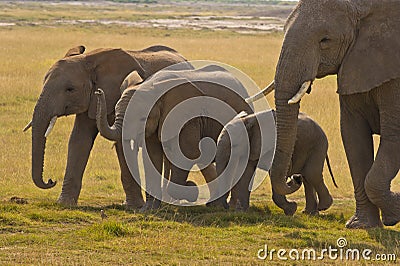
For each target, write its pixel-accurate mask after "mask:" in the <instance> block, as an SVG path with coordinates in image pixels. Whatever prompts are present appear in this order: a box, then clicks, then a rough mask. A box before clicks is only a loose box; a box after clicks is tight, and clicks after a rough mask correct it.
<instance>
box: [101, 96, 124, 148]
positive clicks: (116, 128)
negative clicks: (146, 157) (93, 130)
mask: <svg viewBox="0 0 400 266" xmlns="http://www.w3.org/2000/svg"><path fill="white" fill-rule="evenodd" d="M95 93H96V95H97V114H96V123H97V128H98V130H99V132H100V134H101V135H102V136H103V137H105V138H106V139H108V140H112V141H121V139H122V123H123V120H124V115H125V110H124V112H123V113H116V114H115V122H114V124H113V125H112V126H110V125H109V124H108V120H107V103H106V98H105V95H104V92H103V90H101V89H98V90H97V91H96V92H95Z"/></svg>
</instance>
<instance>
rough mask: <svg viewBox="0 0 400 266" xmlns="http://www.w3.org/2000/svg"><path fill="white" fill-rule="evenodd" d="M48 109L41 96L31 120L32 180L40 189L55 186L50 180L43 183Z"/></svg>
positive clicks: (49, 118)
mask: <svg viewBox="0 0 400 266" xmlns="http://www.w3.org/2000/svg"><path fill="white" fill-rule="evenodd" d="M46 107H47V108H46ZM48 109H50V108H48V106H46V105H45V101H44V100H43V96H41V97H40V99H39V100H38V103H37V104H36V106H35V110H34V112H33V119H32V180H33V182H34V183H35V185H36V186H37V187H39V188H42V189H48V188H52V187H54V186H55V185H56V182H53V181H52V180H51V179H49V180H48V182H47V183H45V182H44V181H43V165H44V151H45V148H46V137H45V134H46V130H47V128H48V126H49V124H50V120H51V118H52V116H51V114H49V112H48V111H47V110H48ZM45 110H46V111H45Z"/></svg>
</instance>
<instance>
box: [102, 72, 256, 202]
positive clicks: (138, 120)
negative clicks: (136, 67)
mask: <svg viewBox="0 0 400 266" xmlns="http://www.w3.org/2000/svg"><path fill="white" fill-rule="evenodd" d="M179 69H180V70H168V69H166V70H162V71H160V72H158V73H157V74H155V75H154V76H153V77H151V78H149V79H148V80H146V81H145V82H143V83H141V84H140V85H138V82H137V79H135V78H132V80H133V81H134V82H132V83H129V82H127V83H128V84H127V89H126V90H125V91H124V93H123V94H122V96H121V99H120V100H119V101H118V103H117V105H116V107H115V110H116V120H115V122H114V123H113V125H112V126H109V124H108V121H107V117H106V110H108V108H107V103H106V96H107V94H106V93H105V92H103V91H102V90H101V89H99V90H98V91H97V92H96V94H97V95H98V99H99V102H98V109H97V110H98V111H97V124H98V128H99V130H100V134H101V135H102V136H104V137H106V138H107V139H110V140H116V141H121V140H122V141H128V143H129V142H131V143H130V145H131V147H132V149H133V150H134V151H133V154H134V155H133V157H132V161H134V162H133V163H132V165H133V167H131V170H132V171H133V172H134V175H135V176H136V175H137V178H138V175H139V172H138V169H137V159H138V157H137V152H138V148H139V147H143V148H144V147H145V148H146V151H147V152H146V153H143V158H144V159H143V160H144V168H145V169H144V170H145V178H146V191H148V192H150V194H151V195H153V196H155V197H156V198H157V199H160V198H161V195H162V194H161V193H162V191H161V179H159V178H157V176H158V177H161V170H162V169H161V168H160V167H152V166H151V163H153V164H154V162H156V161H157V160H156V159H154V158H157V155H158V154H162V155H163V156H164V158H166V162H167V167H168V168H169V169H170V170H171V174H170V175H169V172H168V171H167V172H166V174H167V175H169V176H170V181H172V182H173V183H174V184H177V185H181V186H186V185H189V184H190V183H189V184H188V182H187V177H188V174H189V171H190V169H191V168H192V166H193V165H194V164H197V165H199V166H200V168H201V169H203V170H202V173H203V175H204V177H205V178H206V181H207V183H210V182H212V181H213V180H214V179H215V178H216V177H217V176H216V171H215V168H214V167H213V166H212V163H213V161H214V156H215V154H212V151H211V149H210V146H208V147H206V146H203V144H204V143H203V142H202V140H203V139H204V138H209V139H212V140H213V141H214V142H215V143H216V141H217V138H218V135H219V133H220V131H221V130H222V128H223V124H226V123H227V122H228V121H229V120H231V119H232V118H233V117H234V116H235V115H237V113H239V112H240V111H242V110H244V111H246V112H249V113H253V109H252V105H249V104H247V103H246V102H245V101H244V99H245V98H246V97H248V94H247V91H246V89H245V88H244V87H243V85H242V84H241V83H240V81H239V80H237V79H236V78H235V77H234V76H233V75H232V74H231V73H229V72H228V71H226V70H225V69H223V68H222V67H219V66H216V65H209V66H206V67H203V68H200V69H187V68H186V69H185V68H182V67H180V68H179ZM131 75H133V76H135V75H136V73H135V72H133V73H131V74H130V76H131ZM124 83H125V82H124ZM130 103H131V104H130ZM224 103H225V104H226V106H230V107H229V108H228V109H224V108H223V107H220V106H221V105H222V106H224ZM130 114H134V115H130ZM216 117H218V119H216ZM122 126H124V130H125V131H124V132H126V133H125V134H124V135H123V128H122ZM133 143H134V144H133ZM205 145H207V144H205ZM214 147H215V146H214ZM125 154H127V153H125ZM147 154H148V156H147ZM182 155H183V156H184V157H185V158H183V156H182ZM147 157H148V158H147ZM130 161H131V160H130ZM154 168H155V169H154ZM155 171H157V172H158V173H157V172H155ZM204 171H205V172H204ZM135 172H136V173H135ZM207 172H208V173H209V174H208V175H207ZM165 177H166V178H168V176H165ZM216 189H217V188H216V187H215V190H213V187H212V186H210V194H211V199H210V200H211V201H213V200H214V199H216V198H217V195H216V194H215V193H217V190H216ZM167 191H168V194H169V195H170V196H171V197H172V198H173V199H178V200H181V199H186V200H188V201H196V200H197V196H198V191H197V188H196V187H192V188H190V187H188V186H187V187H186V188H185V189H184V190H180V189H178V190H177V187H176V186H175V185H171V183H169V185H168V187H167ZM148 200H149V199H148ZM159 203H160V202H159V201H156V202H151V203H150V204H148V203H147V202H146V206H148V207H149V208H157V207H158V206H159Z"/></svg>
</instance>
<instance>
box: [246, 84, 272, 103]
mask: <svg viewBox="0 0 400 266" xmlns="http://www.w3.org/2000/svg"><path fill="white" fill-rule="evenodd" d="M274 90H275V81H272V82H271V83H270V84H269V85H268V86H267V87H265V88H264V89H263V90H262V91H260V92H259V93H257V94H255V95H253V96H251V97H249V98H247V99H246V103H252V102H255V101H257V100H259V99H261V98H263V97H264V96H267V95H268V94H270V93H271V92H273V91H274Z"/></svg>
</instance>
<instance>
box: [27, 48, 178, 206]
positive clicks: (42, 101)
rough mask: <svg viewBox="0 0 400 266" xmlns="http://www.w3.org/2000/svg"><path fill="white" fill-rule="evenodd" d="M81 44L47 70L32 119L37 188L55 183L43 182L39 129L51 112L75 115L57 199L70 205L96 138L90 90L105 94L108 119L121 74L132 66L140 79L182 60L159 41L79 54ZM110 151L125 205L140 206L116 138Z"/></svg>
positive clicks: (43, 140)
mask: <svg viewBox="0 0 400 266" xmlns="http://www.w3.org/2000/svg"><path fill="white" fill-rule="evenodd" d="M84 51H85V47H83V46H79V47H75V48H72V49H70V50H69V51H68V52H67V54H66V55H65V57H64V58H62V59H61V60H58V61H57V62H56V63H55V64H54V65H53V66H52V67H51V68H50V69H49V71H48V72H47V74H46V77H45V79H44V84H43V90H42V92H41V94H40V97H39V99H38V101H37V103H36V106H35V110H34V113H33V119H32V179H33V181H34V183H35V184H36V186H38V187H39V188H43V189H47V188H51V187H53V186H54V185H55V182H53V181H51V179H49V181H48V183H46V182H44V181H43V163H44V152H45V146H46V138H45V136H44V135H45V131H46V128H47V127H48V125H49V121H50V119H51V118H52V117H54V116H56V117H62V116H66V115H72V114H76V118H75V123H74V128H73V130H72V133H71V136H70V139H69V144H68V160H67V166H66V171H65V175H64V182H63V187H62V192H61V195H60V197H59V199H58V202H59V203H61V204H65V205H76V204H77V201H78V198H79V194H80V191H81V187H82V177H83V173H84V170H85V167H86V164H87V161H88V159H89V155H90V151H91V149H92V147H93V144H94V141H95V139H96V137H97V134H98V130H97V127H96V119H95V116H96V107H97V98H96V97H95V96H94V91H95V90H96V89H97V88H99V87H100V88H104V90H106V93H107V98H106V101H107V105H108V108H109V109H108V110H107V111H106V116H107V119H108V120H109V121H113V120H114V106H115V104H116V103H117V100H118V99H119V98H120V96H121V92H120V89H119V88H120V85H121V82H122V81H123V80H124V78H125V77H126V76H127V75H128V74H129V73H130V72H132V71H133V70H136V71H137V72H138V73H139V75H140V77H141V78H142V79H146V78H148V77H149V76H150V75H152V74H154V73H155V72H157V71H158V70H160V69H163V68H164V67H167V66H169V65H172V64H176V63H179V62H183V61H185V58H183V57H182V56H181V55H180V54H178V53H177V52H176V51H175V50H173V49H171V48H169V47H165V46H152V47H148V48H147V49H144V50H140V51H126V50H123V49H97V50H94V51H91V52H89V53H84ZM116 150H117V155H118V160H119V165H120V168H121V181H122V185H123V188H124V190H125V193H126V205H127V207H129V208H138V207H141V206H143V204H144V201H143V197H142V194H141V189H140V186H139V185H138V184H137V183H136V182H134V180H133V178H132V176H131V174H130V172H129V169H128V167H127V165H126V162H125V158H124V155H123V151H122V145H121V143H120V142H117V143H116Z"/></svg>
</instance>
